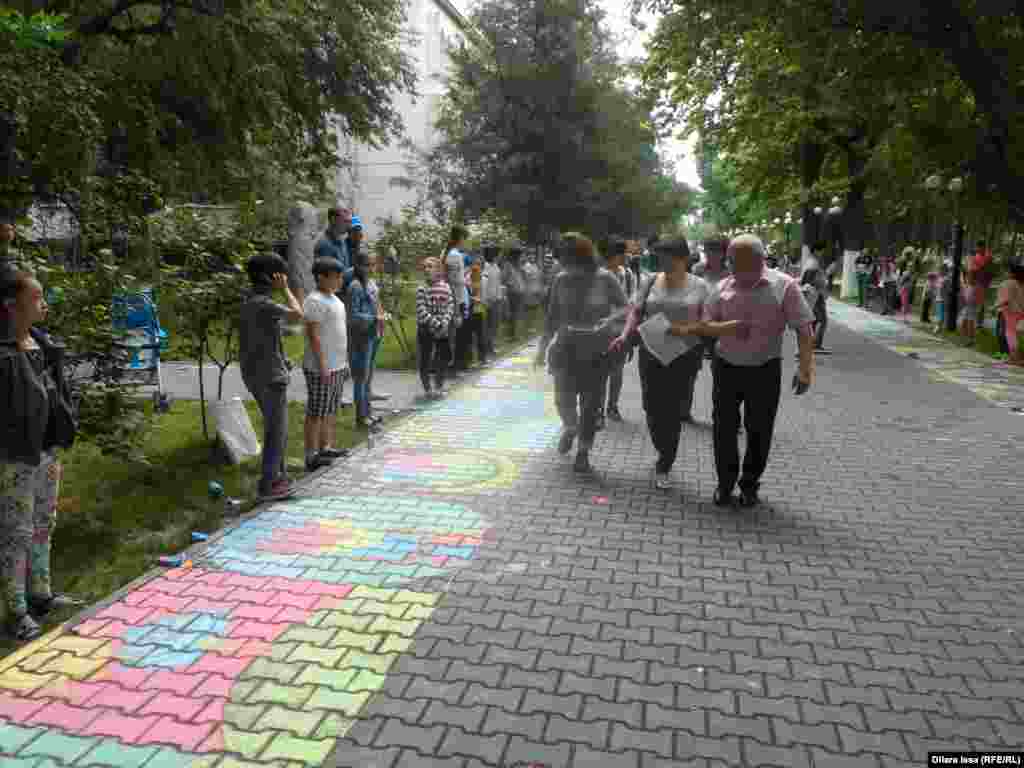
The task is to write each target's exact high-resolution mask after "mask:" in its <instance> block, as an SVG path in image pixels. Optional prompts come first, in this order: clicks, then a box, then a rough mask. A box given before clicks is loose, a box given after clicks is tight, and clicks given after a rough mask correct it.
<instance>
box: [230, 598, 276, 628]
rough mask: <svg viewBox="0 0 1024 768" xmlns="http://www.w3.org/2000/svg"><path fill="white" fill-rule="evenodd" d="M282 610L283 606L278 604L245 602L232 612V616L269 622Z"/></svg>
mask: <svg viewBox="0 0 1024 768" xmlns="http://www.w3.org/2000/svg"><path fill="white" fill-rule="evenodd" d="M280 612H281V607H280V606H278V605H272V604H267V605H253V604H252V603H244V604H242V605H239V606H238V607H237V608H235V610H233V611H232V612H231V618H232V619H251V620H252V621H262V622H264V623H267V624H269V623H270V622H272V621H274V617H275V616H277V614H278V613H280Z"/></svg>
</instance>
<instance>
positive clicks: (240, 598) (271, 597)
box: [224, 587, 277, 605]
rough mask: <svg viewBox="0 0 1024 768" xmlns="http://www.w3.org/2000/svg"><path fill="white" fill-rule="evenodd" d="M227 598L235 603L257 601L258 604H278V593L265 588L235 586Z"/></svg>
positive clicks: (225, 597)
mask: <svg viewBox="0 0 1024 768" xmlns="http://www.w3.org/2000/svg"><path fill="white" fill-rule="evenodd" d="M224 599H225V600H230V601H231V602H234V603H255V604H256V605H276V602H275V601H276V599H277V593H276V592H271V591H269V590H263V589H249V588H248V587H235V588H234V589H233V590H231V591H230V592H229V593H228V594H227V595H225V596H224Z"/></svg>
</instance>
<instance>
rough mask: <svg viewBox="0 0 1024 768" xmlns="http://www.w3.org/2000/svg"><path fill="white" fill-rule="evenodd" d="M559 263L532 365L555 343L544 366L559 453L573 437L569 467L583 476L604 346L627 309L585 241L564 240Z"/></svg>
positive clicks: (607, 363)
mask: <svg viewBox="0 0 1024 768" xmlns="http://www.w3.org/2000/svg"><path fill="white" fill-rule="evenodd" d="M560 261H561V263H562V266H563V268H564V271H563V272H561V273H559V275H558V276H557V277H556V278H555V281H554V282H553V283H552V284H551V292H550V294H549V297H548V307H547V312H546V313H545V316H544V335H543V337H542V338H541V342H540V348H539V349H538V350H537V358H536V360H535V361H534V363H535V365H537V366H538V367H539V366H541V365H543V364H544V359H545V355H546V353H547V351H548V344H549V343H550V342H551V339H552V338H555V342H554V344H553V345H552V346H551V354H550V356H549V357H548V365H549V367H550V368H551V372H552V374H553V375H554V377H555V404H556V405H557V407H558V414H559V416H560V417H561V419H562V436H561V438H560V439H559V441H558V452H559V453H563V454H565V453H568V452H569V451H570V450H571V449H572V444H573V441H575V440H576V439H577V437H578V438H579V445H578V448H577V453H576V464H575V467H574V468H575V469H576V471H577V472H588V471H589V470H590V450H591V448H592V447H593V444H594V434H595V432H596V431H597V430H596V427H597V416H598V411H599V410H600V408H601V404H602V403H601V401H602V399H603V397H604V388H605V382H606V380H607V378H608V372H609V370H610V368H611V364H612V359H611V358H610V357H609V355H608V351H609V346H610V345H611V343H612V341H613V340H614V338H615V336H616V335H617V334H616V333H614V332H612V331H611V325H612V322H613V321H614V318H615V316H616V313H619V312H620V311H621V310H623V309H624V308H625V306H626V294H625V292H624V291H623V290H622V286H621V285H620V284H619V281H618V279H617V278H616V277H615V276H614V275H612V273H611V272H609V271H608V270H606V269H600V268H599V267H598V264H597V255H596V253H595V250H594V244H593V243H592V242H591V241H590V240H588V239H587V238H585V237H572V238H569V239H568V240H567V241H566V243H564V244H563V246H562V256H561V258H560ZM556 336H557V337H556Z"/></svg>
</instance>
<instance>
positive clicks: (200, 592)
mask: <svg viewBox="0 0 1024 768" xmlns="http://www.w3.org/2000/svg"><path fill="white" fill-rule="evenodd" d="M234 590H235V588H234V587H218V586H215V585H213V584H206V583H204V582H195V583H193V584H189V585H188V587H187V588H186V589H184V590H182V593H181V596H182V597H205V598H207V599H208V600H223V599H224V598H226V597H227V596H228V595H229V594H231V593H232V592H233V591H234Z"/></svg>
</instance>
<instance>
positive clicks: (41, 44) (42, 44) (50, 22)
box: [0, 8, 68, 50]
mask: <svg viewBox="0 0 1024 768" xmlns="http://www.w3.org/2000/svg"><path fill="white" fill-rule="evenodd" d="M67 18H68V17H67V14H57V15H53V14H49V13H44V12H43V11H39V12H37V13H34V14H32V15H31V16H26V15H24V14H23V13H20V12H18V11H15V10H14V9H12V8H0V36H4V37H8V38H10V39H12V40H13V41H14V44H15V46H16V47H17V48H18V49H20V50H25V49H27V48H53V47H56V46H58V45H59V44H60V43H63V42H64V41H65V40H67V39H68V31H67V29H66V28H65V22H66V21H67Z"/></svg>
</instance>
